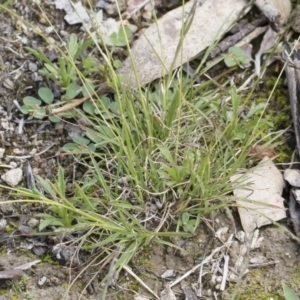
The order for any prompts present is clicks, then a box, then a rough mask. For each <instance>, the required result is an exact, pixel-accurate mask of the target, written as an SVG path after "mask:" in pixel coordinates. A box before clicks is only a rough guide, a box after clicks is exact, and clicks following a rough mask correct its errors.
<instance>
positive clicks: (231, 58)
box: [224, 46, 251, 67]
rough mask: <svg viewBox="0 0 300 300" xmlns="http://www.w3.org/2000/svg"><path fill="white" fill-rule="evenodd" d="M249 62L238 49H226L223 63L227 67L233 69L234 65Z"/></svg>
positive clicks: (246, 56) (242, 51)
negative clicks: (226, 52) (226, 53)
mask: <svg viewBox="0 0 300 300" xmlns="http://www.w3.org/2000/svg"><path fill="white" fill-rule="evenodd" d="M250 61H251V57H249V56H248V55H247V54H246V53H245V51H244V50H243V49H241V48H239V47H235V46H233V47H230V48H229V49H228V55H227V56H226V57H225V59H224V62H225V64H226V66H227V67H233V66H236V65H239V66H240V65H241V64H242V65H245V64H247V63H249V62H250Z"/></svg>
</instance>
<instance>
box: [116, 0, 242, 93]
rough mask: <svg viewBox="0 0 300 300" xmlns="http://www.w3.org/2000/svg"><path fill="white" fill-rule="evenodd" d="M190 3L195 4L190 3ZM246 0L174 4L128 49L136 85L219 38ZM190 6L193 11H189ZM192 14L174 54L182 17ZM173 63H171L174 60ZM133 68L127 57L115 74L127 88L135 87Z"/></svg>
mask: <svg viewBox="0 0 300 300" xmlns="http://www.w3.org/2000/svg"><path fill="white" fill-rule="evenodd" d="M194 3H196V4H195V6H194ZM247 5H248V1H246V0H228V1H223V0H214V1H210V0H198V1H196V2H194V1H190V2H188V3H186V4H185V5H184V7H178V8H176V9H174V10H172V11H170V12H168V13H167V14H165V15H164V16H163V17H162V18H161V19H159V20H158V22H157V24H152V25H151V26H150V27H149V28H148V29H146V30H145V32H144V33H143V35H142V36H140V37H139V39H138V40H137V41H136V42H135V44H134V46H133V48H132V50H131V52H132V57H133V59H134V62H135V67H136V70H137V77H138V84H141V85H145V84H147V83H149V82H151V81H152V80H154V79H156V78H160V77H162V76H164V75H165V74H167V73H168V72H169V71H171V70H173V69H175V68H177V67H179V66H180V65H182V64H184V63H186V62H187V61H189V60H191V59H192V58H193V57H195V56H196V55H197V54H199V53H200V52H201V51H203V50H204V49H206V48H207V47H208V46H210V45H212V44H213V43H214V42H215V41H216V40H217V39H218V38H220V37H221V36H222V35H223V34H224V33H225V32H226V31H227V30H228V29H229V27H230V26H231V24H232V23H233V22H234V21H235V20H236V18H237V17H238V15H239V14H240V13H241V12H242V11H243V9H245V8H246V6H247ZM193 9H194V10H193ZM192 14H193V18H192V20H193V21H192V24H191V25H190V27H189V30H188V32H187V33H186V35H185V38H184V42H183V45H182V46H181V47H180V51H179V53H178V54H177V56H176V53H177V48H178V45H179V43H180V37H181V30H182V23H184V22H183V20H182V16H184V17H185V20H184V21H186V20H187V18H188V17H189V16H190V18H191V15H192ZM175 58H176V60H175V63H173V61H174V59H175ZM134 69H135V68H134V67H133V66H132V62H131V59H130V57H128V58H127V59H126V60H125V61H124V63H123V65H122V66H121V68H120V69H119V71H118V73H119V74H120V75H123V78H122V80H123V81H124V82H125V83H127V85H128V86H130V87H131V88H134V89H135V88H137V86H138V84H137V81H136V77H135V72H134Z"/></svg>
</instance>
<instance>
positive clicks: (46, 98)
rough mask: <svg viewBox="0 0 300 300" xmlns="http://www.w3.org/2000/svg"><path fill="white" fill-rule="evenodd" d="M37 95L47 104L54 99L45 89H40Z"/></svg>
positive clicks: (48, 90) (50, 92)
mask: <svg viewBox="0 0 300 300" xmlns="http://www.w3.org/2000/svg"><path fill="white" fill-rule="evenodd" d="M38 94H39V96H40V97H41V99H42V100H43V101H44V102H45V103H47V104H50V103H51V102H52V101H53V99H54V95H53V93H52V91H51V90H50V89H48V88H45V87H42V88H40V89H39V91H38Z"/></svg>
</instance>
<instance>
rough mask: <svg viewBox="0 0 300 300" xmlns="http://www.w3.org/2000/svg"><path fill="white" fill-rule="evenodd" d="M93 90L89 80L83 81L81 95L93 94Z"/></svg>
mask: <svg viewBox="0 0 300 300" xmlns="http://www.w3.org/2000/svg"><path fill="white" fill-rule="evenodd" d="M94 92H95V87H94V85H93V84H92V83H91V82H85V84H84V85H83V87H82V95H83V97H86V96H89V95H93V94H94Z"/></svg>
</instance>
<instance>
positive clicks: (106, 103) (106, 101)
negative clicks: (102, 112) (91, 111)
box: [101, 96, 110, 109]
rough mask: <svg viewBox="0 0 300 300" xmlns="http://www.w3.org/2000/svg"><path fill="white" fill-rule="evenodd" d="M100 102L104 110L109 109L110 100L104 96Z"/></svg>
mask: <svg viewBox="0 0 300 300" xmlns="http://www.w3.org/2000/svg"><path fill="white" fill-rule="evenodd" d="M101 102H102V104H103V105H104V107H105V108H107V109H109V106H110V99H109V98H108V97H106V96H103V97H101Z"/></svg>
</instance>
